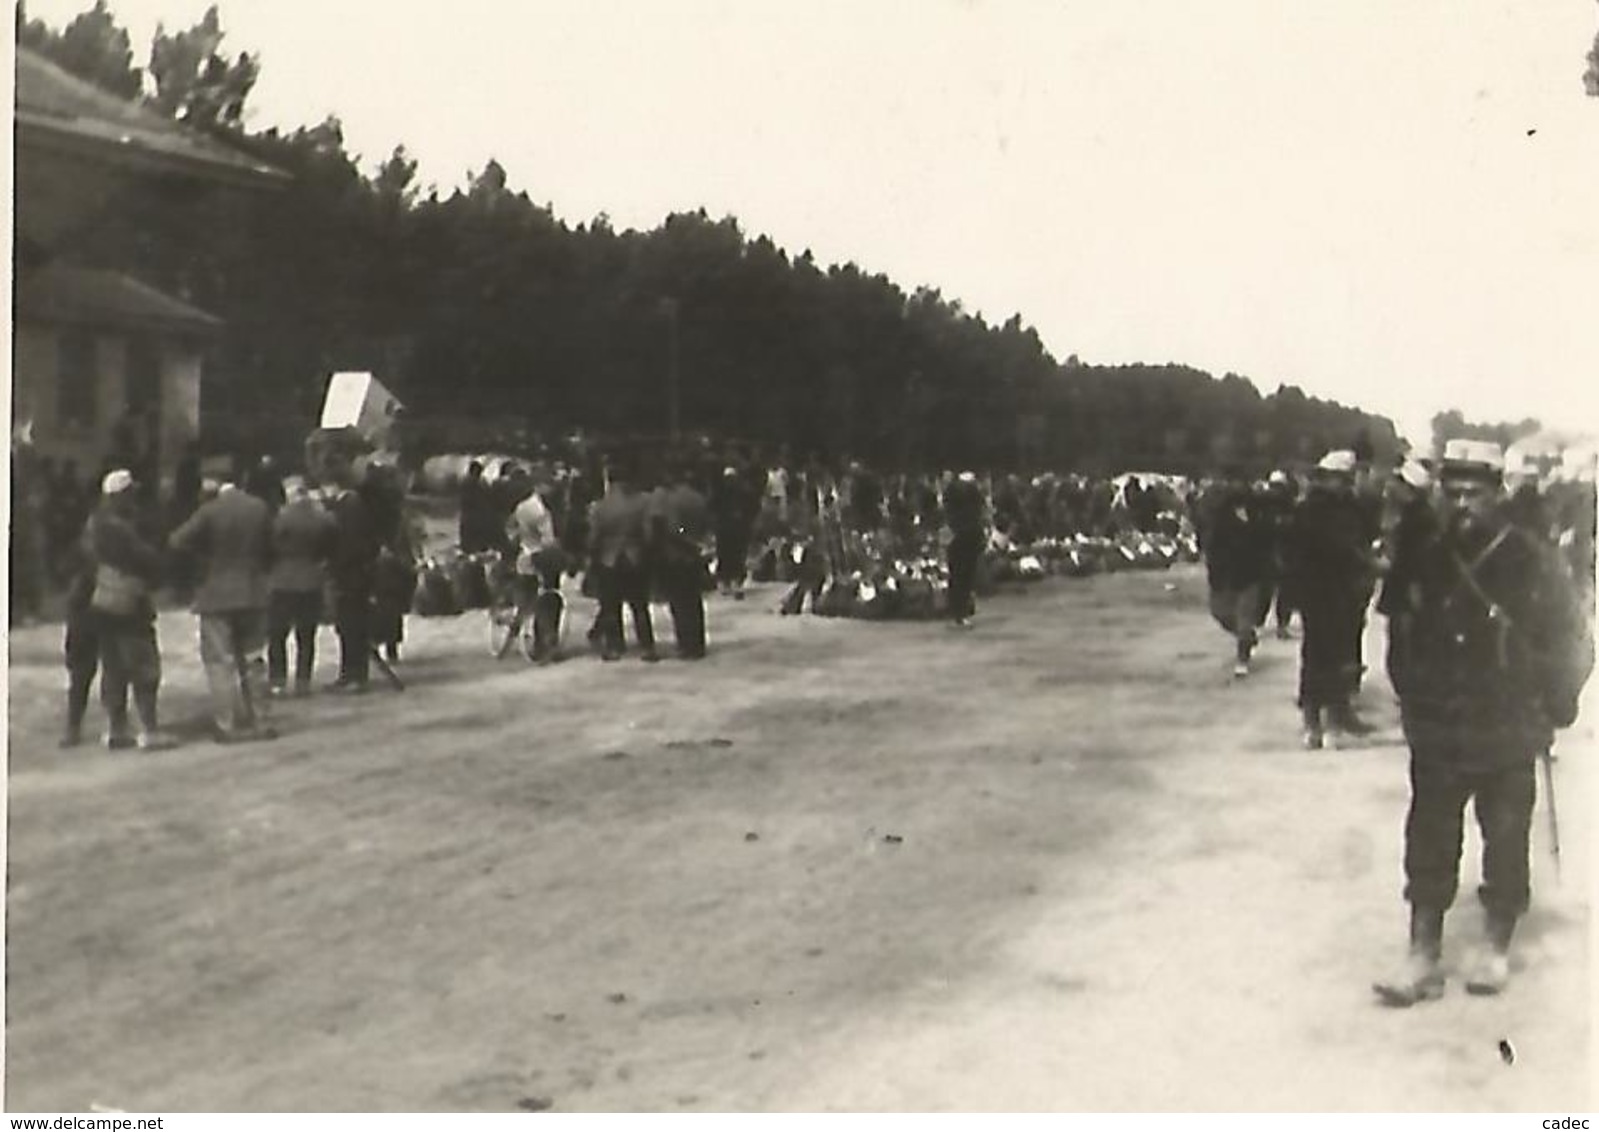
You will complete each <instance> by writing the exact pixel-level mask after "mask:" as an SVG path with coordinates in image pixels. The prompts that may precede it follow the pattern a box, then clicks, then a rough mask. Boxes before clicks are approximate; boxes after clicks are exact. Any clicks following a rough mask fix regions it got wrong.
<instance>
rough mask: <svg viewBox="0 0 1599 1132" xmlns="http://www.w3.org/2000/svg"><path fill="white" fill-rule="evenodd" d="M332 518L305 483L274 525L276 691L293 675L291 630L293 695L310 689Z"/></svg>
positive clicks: (270, 672)
mask: <svg viewBox="0 0 1599 1132" xmlns="http://www.w3.org/2000/svg"><path fill="white" fill-rule="evenodd" d="M333 536H334V532H333V519H332V517H331V516H329V515H328V513H327V512H326V511H325V510H323V508H322V505H321V504H320V503H318V502H317V501H316V500H314V499H312V498H311V495H310V492H308V491H306V489H305V487H304V485H303V484H298V483H297V484H295V485H294V486H293V487H291V488H289V489H288V502H287V503H285V504H284V506H283V510H281V511H279V512H278V513H277V517H276V518H275V519H274V520H273V524H272V573H271V575H270V577H269V580H268V590H269V591H270V594H269V597H268V606H267V677H268V679H269V680H270V681H271V684H272V692H273V694H274V695H281V694H282V693H283V692H284V691H285V688H286V685H287V683H288V678H289V634H290V633H291V632H292V633H293V634H294V645H295V649H294V694H295V695H297V696H304V695H307V694H309V693H310V691H311V674H312V672H313V670H314V669H315V667H316V631H317V625H318V624H319V623H320V622H321V620H322V590H323V586H324V583H325V581H326V575H325V566H326V562H327V558H328V554H329V552H330V550H331V549H332V545H333Z"/></svg>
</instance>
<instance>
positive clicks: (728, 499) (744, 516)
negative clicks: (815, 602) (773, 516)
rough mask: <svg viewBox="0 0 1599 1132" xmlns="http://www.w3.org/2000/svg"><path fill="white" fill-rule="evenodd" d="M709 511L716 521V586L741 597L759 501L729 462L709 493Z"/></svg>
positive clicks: (735, 596)
mask: <svg viewBox="0 0 1599 1132" xmlns="http://www.w3.org/2000/svg"><path fill="white" fill-rule="evenodd" d="M710 505H711V512H712V514H713V515H714V516H715V521H716V582H717V587H718V588H719V589H720V590H721V591H722V592H723V593H725V594H731V595H732V596H733V597H734V598H735V599H737V600H739V601H742V600H743V599H744V578H745V575H746V574H747V573H748V569H749V561H748V560H749V550H750V536H751V534H752V533H753V530H754V524H755V511H756V508H757V507H758V506H759V501H758V499H757V498H756V497H755V495H754V493H752V492H751V491H750V489H749V485H748V484H746V483H745V482H744V477H743V476H741V475H740V474H739V471H738V469H737V468H736V467H734V466H732V465H731V464H730V465H728V466H727V467H726V468H724V469H723V471H722V478H721V480H720V481H719V482H718V483H717V485H716V487H715V488H714V489H713V490H712V492H711V504H710Z"/></svg>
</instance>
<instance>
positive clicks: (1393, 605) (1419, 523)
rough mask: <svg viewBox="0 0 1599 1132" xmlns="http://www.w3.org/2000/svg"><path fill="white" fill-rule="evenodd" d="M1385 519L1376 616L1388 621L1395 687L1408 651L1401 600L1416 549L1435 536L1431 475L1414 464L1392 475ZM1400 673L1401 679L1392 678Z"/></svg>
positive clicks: (1390, 670)
mask: <svg viewBox="0 0 1599 1132" xmlns="http://www.w3.org/2000/svg"><path fill="white" fill-rule="evenodd" d="M1387 510H1388V519H1387V530H1386V531H1385V534H1384V542H1385V544H1386V550H1385V557H1386V559H1387V562H1388V568H1387V570H1386V572H1385V574H1384V577H1383V581H1382V589H1381V591H1380V592H1379V594H1378V596H1377V612H1378V613H1379V614H1381V615H1382V616H1384V617H1386V618H1388V656H1387V667H1388V673H1389V677H1390V679H1391V680H1393V681H1394V682H1395V686H1396V687H1397V686H1398V683H1399V682H1400V681H1401V680H1402V679H1403V677H1402V669H1403V665H1404V663H1405V659H1406V657H1407V656H1408V655H1409V649H1408V648H1407V647H1406V642H1405V634H1406V633H1407V632H1408V630H1409V628H1410V618H1409V617H1408V615H1406V614H1405V612H1404V601H1405V596H1406V595H1407V594H1408V593H1409V592H1410V584H1411V582H1412V581H1413V580H1414V579H1413V578H1411V577H1410V576H1409V575H1410V572H1411V571H1412V570H1414V569H1415V564H1416V563H1417V562H1418V561H1419V560H1420V555H1419V554H1418V553H1417V551H1418V548H1420V547H1421V546H1424V545H1425V544H1426V543H1427V541H1428V540H1430V539H1432V538H1433V537H1435V536H1436V534H1437V527H1438V513H1437V509H1436V508H1435V506H1434V504H1433V493H1432V473H1431V472H1430V471H1428V469H1427V468H1426V466H1425V465H1423V464H1421V463H1420V462H1419V461H1416V460H1407V461H1405V463H1404V464H1403V465H1401V466H1400V467H1399V469H1398V470H1397V471H1396V472H1395V473H1394V478H1393V481H1392V483H1391V484H1390V485H1389V489H1388V508H1387ZM1396 672H1400V673H1401V675H1395V673H1396Z"/></svg>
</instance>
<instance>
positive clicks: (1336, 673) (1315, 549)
mask: <svg viewBox="0 0 1599 1132" xmlns="http://www.w3.org/2000/svg"><path fill="white" fill-rule="evenodd" d="M1355 466H1356V464H1355V454H1354V453H1353V452H1348V451H1339V452H1329V453H1328V454H1327V455H1326V456H1324V457H1323V458H1322V460H1321V462H1320V463H1319V464H1318V465H1317V466H1316V468H1315V470H1314V472H1313V473H1312V474H1311V479H1310V489H1309V490H1308V491H1307V492H1306V494H1305V498H1304V499H1303V500H1302V501H1301V502H1300V504H1299V506H1298V507H1297V508H1296V510H1295V513H1294V521H1293V526H1292V528H1291V531H1290V535H1289V555H1288V564H1287V577H1288V582H1289V585H1291V586H1292V587H1293V590H1294V595H1295V597H1296V598H1297V599H1298V603H1299V617H1300V621H1301V622H1302V623H1303V625H1304V636H1303V638H1302V639H1301V641H1300V651H1299V710H1300V712H1301V714H1302V716H1303V720H1304V735H1303V738H1304V743H1305V746H1306V747H1307V748H1309V749H1311V750H1319V749H1320V748H1321V746H1322V743H1323V740H1324V736H1325V732H1324V730H1323V725H1324V724H1325V728H1326V730H1328V731H1331V732H1332V733H1333V735H1334V736H1335V742H1336V737H1337V736H1360V735H1365V734H1369V733H1370V731H1371V728H1370V727H1369V726H1368V725H1367V724H1366V723H1365V722H1364V721H1362V720H1361V719H1360V718H1359V717H1358V716H1357V715H1356V714H1355V711H1354V707H1353V704H1352V702H1351V701H1352V700H1353V698H1354V694H1355V691H1356V690H1357V689H1358V688H1359V686H1360V675H1361V671H1362V666H1361V635H1362V632H1363V630H1364V627H1365V620H1366V604H1367V602H1368V601H1369V600H1370V596H1371V589H1372V584H1373V581H1374V579H1375V577H1376V573H1377V571H1376V560H1375V556H1374V554H1373V552H1372V538H1371V533H1370V529H1369V522H1368V516H1367V513H1366V509H1365V508H1364V507H1363V506H1362V504H1361V503H1360V501H1359V500H1357V499H1356V498H1355V493H1354V485H1355Z"/></svg>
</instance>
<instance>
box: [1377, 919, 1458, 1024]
mask: <svg viewBox="0 0 1599 1132" xmlns="http://www.w3.org/2000/svg"><path fill="white" fill-rule="evenodd" d="M1443 945H1444V913H1443V909H1441V908H1421V907H1412V908H1411V910H1410V950H1409V952H1408V954H1406V956H1405V961H1404V964H1403V965H1402V966H1401V967H1400V968H1399V970H1398V971H1396V972H1395V973H1394V974H1393V975H1391V976H1389V977H1388V978H1385V979H1380V980H1378V981H1377V982H1375V983H1372V984H1371V989H1372V990H1374V991H1376V992H1377V997H1378V999H1379V1000H1381V1002H1382V1004H1383V1005H1384V1006H1395V1007H1405V1006H1414V1005H1416V1003H1418V1002H1428V1001H1430V1000H1432V999H1435V998H1441V997H1443V993H1444V971H1443V964H1442V959H1443Z"/></svg>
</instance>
